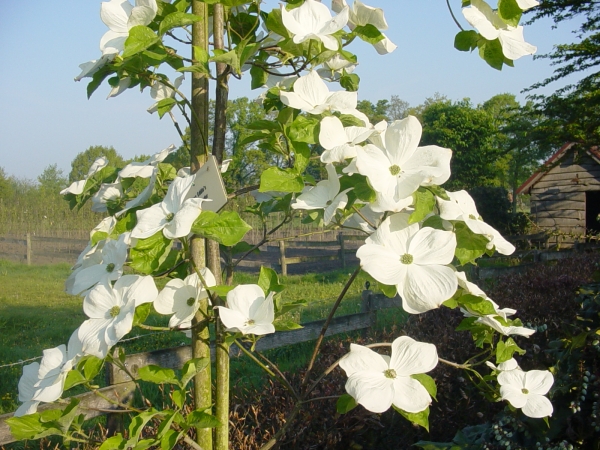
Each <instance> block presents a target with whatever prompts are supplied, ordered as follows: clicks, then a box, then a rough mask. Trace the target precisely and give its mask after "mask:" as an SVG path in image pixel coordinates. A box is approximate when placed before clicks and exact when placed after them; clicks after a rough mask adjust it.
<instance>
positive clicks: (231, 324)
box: [215, 306, 248, 330]
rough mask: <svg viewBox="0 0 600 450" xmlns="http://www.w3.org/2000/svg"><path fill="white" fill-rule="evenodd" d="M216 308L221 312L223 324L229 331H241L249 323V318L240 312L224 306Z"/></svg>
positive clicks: (220, 316)
mask: <svg viewBox="0 0 600 450" xmlns="http://www.w3.org/2000/svg"><path fill="white" fill-rule="evenodd" d="M215 308H216V309H218V310H219V318H220V319H221V322H223V324H224V325H225V326H226V327H227V328H229V329H236V330H240V328H243V327H244V326H245V324H246V323H247V322H248V317H246V316H245V315H244V314H242V313H241V312H239V311H234V310H233V309H230V308H226V307H224V306H215Z"/></svg>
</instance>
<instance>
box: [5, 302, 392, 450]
mask: <svg viewBox="0 0 600 450" xmlns="http://www.w3.org/2000/svg"><path fill="white" fill-rule="evenodd" d="M400 306H401V300H400V298H399V297H396V298H387V297H385V296H383V295H381V294H374V293H373V292H372V291H363V293H362V301H361V312H360V313H357V314H350V315H344V316H339V317H335V318H334V319H333V320H332V321H331V323H330V325H329V327H328V328H327V332H326V334H325V336H333V335H337V334H341V333H348V332H352V331H363V332H367V331H368V330H369V329H370V328H372V327H375V326H376V324H377V311H379V310H382V309H386V308H396V307H400ZM324 323H325V320H317V321H314V322H309V323H306V324H304V325H303V328H301V329H298V330H294V331H281V332H277V333H274V334H270V335H267V336H265V337H263V338H262V339H260V340H259V341H258V343H257V345H256V349H257V350H258V351H265V350H271V349H275V348H280V347H285V346H287V345H294V344H298V343H301V342H308V341H313V340H316V339H317V337H318V336H319V334H320V333H321V330H322V328H323V324H324ZM230 354H231V356H232V357H238V356H240V355H241V351H240V350H239V349H238V348H237V347H232V348H231V350H230ZM211 357H212V358H213V359H214V345H212V346H211ZM191 358H192V350H191V346H189V345H187V346H181V347H176V348H170V349H163V350H155V351H151V352H146V353H136V354H133V355H129V356H127V358H126V360H125V366H126V367H127V369H128V371H129V372H130V373H131V374H132V375H133V376H134V377H135V376H136V375H137V374H138V371H139V369H140V368H142V367H144V366H147V365H149V364H155V365H159V366H162V367H166V368H170V369H180V368H181V367H183V365H184V364H185V362H186V361H188V360H189V359H191ZM106 380H107V381H108V382H109V384H110V385H109V386H107V387H104V388H102V389H100V393H101V394H102V396H103V397H106V398H108V399H110V400H113V401H115V400H118V401H119V402H121V403H123V402H127V400H128V399H129V398H131V396H132V395H133V392H134V390H135V382H134V381H133V380H132V379H131V378H130V377H129V375H128V374H127V373H125V372H124V371H122V370H120V369H118V368H116V367H114V366H112V364H106ZM76 397H77V398H78V399H79V400H80V403H79V408H80V409H81V410H82V412H83V413H84V414H85V417H86V419H91V418H93V417H97V416H101V415H106V414H110V413H109V411H111V410H116V407H115V405H114V404H112V403H110V402H109V401H108V400H106V399H105V398H102V397H101V396H99V395H97V394H94V393H93V392H89V393H86V394H81V395H77V396H76ZM67 400H68V399H67ZM57 407H61V405H60V404H44V405H41V406H40V407H39V408H38V411H44V410H47V409H54V408H57ZM62 407H64V405H62ZM12 416H13V414H12V413H11V414H4V415H0V445H4V444H8V443H11V442H14V441H15V439H14V438H13V436H12V434H11V433H10V429H9V427H8V424H7V423H6V419H9V418H10V417H12Z"/></svg>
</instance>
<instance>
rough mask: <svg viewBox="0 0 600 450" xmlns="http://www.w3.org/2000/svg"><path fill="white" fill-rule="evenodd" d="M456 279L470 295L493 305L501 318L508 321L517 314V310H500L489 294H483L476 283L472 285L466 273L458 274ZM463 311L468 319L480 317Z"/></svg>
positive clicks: (471, 312)
mask: <svg viewBox="0 0 600 450" xmlns="http://www.w3.org/2000/svg"><path fill="white" fill-rule="evenodd" d="M456 278H457V279H458V285H459V286H460V287H461V288H463V289H464V290H465V291H466V292H467V293H468V294H471V295H474V296H476V297H481V298H483V299H485V300H487V301H488V302H490V303H491V304H492V306H493V307H494V310H495V311H496V314H497V315H499V316H500V317H502V318H503V319H504V320H506V318H507V317H508V316H512V315H514V314H516V313H517V310H516V309H512V308H500V306H498V304H497V303H496V302H495V301H494V300H492V299H491V298H489V297H488V296H487V294H486V293H485V292H483V291H482V290H481V288H480V287H479V286H477V285H476V284H475V283H471V282H470V281H469V280H467V274H466V273H464V272H456ZM462 311H463V314H464V315H465V316H467V317H469V316H474V315H479V314H475V313H474V312H473V311H467V310H462Z"/></svg>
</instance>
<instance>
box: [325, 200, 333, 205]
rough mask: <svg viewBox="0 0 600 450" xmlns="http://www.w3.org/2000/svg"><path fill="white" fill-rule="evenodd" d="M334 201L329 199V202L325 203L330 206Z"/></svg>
mask: <svg viewBox="0 0 600 450" xmlns="http://www.w3.org/2000/svg"><path fill="white" fill-rule="evenodd" d="M332 203H333V200H327V203H325V205H327V206H329V205H331V204H332Z"/></svg>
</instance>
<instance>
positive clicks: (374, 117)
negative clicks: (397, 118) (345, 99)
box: [356, 100, 394, 123]
mask: <svg viewBox="0 0 600 450" xmlns="http://www.w3.org/2000/svg"><path fill="white" fill-rule="evenodd" d="M389 104H390V102H389V101H388V100H377V103H375V104H374V103H372V102H370V101H369V100H360V101H359V102H358V104H357V105H356V109H358V110H359V111H360V112H362V113H364V114H366V115H367V117H368V118H369V120H370V121H371V123H377V122H381V121H382V120H386V121H390V120H394V119H392V118H391V117H389V116H388V109H389V106H390V105H389Z"/></svg>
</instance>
